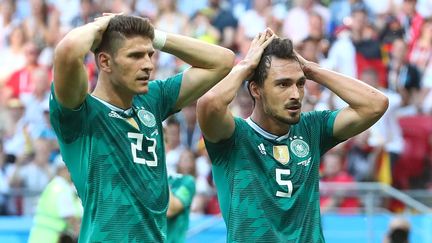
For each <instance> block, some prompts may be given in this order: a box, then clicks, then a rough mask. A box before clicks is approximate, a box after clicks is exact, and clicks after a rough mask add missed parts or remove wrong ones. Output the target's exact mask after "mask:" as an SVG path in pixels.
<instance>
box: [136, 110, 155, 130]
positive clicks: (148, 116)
mask: <svg viewBox="0 0 432 243" xmlns="http://www.w3.org/2000/svg"><path fill="white" fill-rule="evenodd" d="M138 118H139V119H140V121H141V122H142V123H143V124H144V126H146V127H154V126H155V125H156V119H155V117H154V115H153V114H152V113H151V112H150V111H146V110H139V111H138Z"/></svg>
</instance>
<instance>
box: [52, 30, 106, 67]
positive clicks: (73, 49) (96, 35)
mask: <svg viewBox="0 0 432 243" xmlns="http://www.w3.org/2000/svg"><path fill="white" fill-rule="evenodd" d="M102 34H103V29H102V28H100V27H99V26H97V25H95V24H94V23H88V24H86V25H83V26H81V27H78V28H76V29H73V30H71V31H70V32H69V33H68V34H67V35H66V36H65V37H64V38H63V39H62V40H61V41H60V43H59V44H58V45H57V47H56V52H62V53H66V54H67V55H68V56H69V58H70V59H75V58H80V59H84V57H85V55H86V54H87V53H88V52H89V51H91V50H92V47H93V46H94V44H95V42H96V41H97V40H99V39H100V38H101V37H102Z"/></svg>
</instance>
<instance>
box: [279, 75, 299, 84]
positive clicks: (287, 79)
mask: <svg viewBox="0 0 432 243" xmlns="http://www.w3.org/2000/svg"><path fill="white" fill-rule="evenodd" d="M296 81H297V82H299V81H306V77H305V76H302V77H300V78H299V79H297V80H296ZM275 82H278V83H279V82H290V83H293V82H295V80H294V79H292V78H279V79H275Z"/></svg>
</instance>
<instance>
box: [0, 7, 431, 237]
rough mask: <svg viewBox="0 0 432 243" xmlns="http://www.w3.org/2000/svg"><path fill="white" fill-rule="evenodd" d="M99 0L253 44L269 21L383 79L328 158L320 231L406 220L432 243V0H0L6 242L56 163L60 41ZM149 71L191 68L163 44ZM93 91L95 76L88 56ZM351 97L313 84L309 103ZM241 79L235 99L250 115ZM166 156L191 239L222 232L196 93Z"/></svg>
mask: <svg viewBox="0 0 432 243" xmlns="http://www.w3.org/2000/svg"><path fill="white" fill-rule="evenodd" d="M103 12H124V13H125V14H135V15H140V16H145V17H148V18H150V19H151V20H152V22H153V23H154V25H155V26H156V28H158V29H161V30H165V31H169V32H174V33H180V34H184V35H188V36H192V37H195V38H199V39H202V40H204V41H208V42H210V43H216V44H219V45H222V46H225V47H228V48H230V49H232V50H233V51H235V53H236V54H237V60H241V58H242V57H243V55H244V54H245V53H246V51H247V49H248V46H249V43H250V41H251V38H252V37H253V36H255V34H256V33H258V32H259V31H262V30H264V29H265V27H266V26H269V27H271V28H272V29H273V30H274V31H275V32H276V33H277V34H278V35H279V36H282V37H288V38H290V39H292V40H293V42H294V44H295V46H296V49H297V50H298V51H299V53H301V54H302V55H303V56H304V57H305V58H307V59H308V60H311V61H315V62H318V63H320V64H321V65H322V66H324V67H327V68H330V69H333V70H335V71H338V72H341V73H344V74H346V75H350V76H353V77H357V78H360V79H361V80H363V81H365V82H367V83H369V84H371V85H374V86H376V87H378V88H380V89H381V90H382V91H383V92H385V93H386V94H387V95H388V96H389V99H390V108H389V110H388V111H387V113H386V114H385V116H384V117H383V118H382V119H381V120H380V122H378V123H377V124H376V125H374V126H373V127H372V128H371V129H369V130H368V131H366V132H364V133H362V134H360V135H358V136H357V137H355V138H353V139H350V140H349V141H347V142H345V143H344V144H342V145H340V146H338V147H336V148H335V149H333V150H332V151H330V152H329V153H328V154H327V155H326V156H324V157H323V159H322V171H321V176H322V180H321V182H322V186H321V189H322V197H321V205H322V213H323V227H324V234H325V236H326V238H327V241H328V242H330V243H332V242H347V241H348V240H349V241H350V242H352V243H354V242H382V241H383V239H384V237H385V235H386V234H387V232H388V229H389V224H390V221H392V220H394V219H397V218H399V217H402V218H405V219H406V220H407V222H408V223H409V224H410V225H411V234H410V239H411V242H432V233H431V232H432V216H431V214H430V212H431V211H430V208H431V207H432V61H431V60H432V1H430V0H418V1H415V0H381V1H375V0H334V1H330V0H327V1H314V0H273V1H271V0H225V1H223V0H178V1H175V0H161V1H153V0H136V1H134V0H127V1H119V0H0V13H1V14H0V92H1V94H0V142H1V143H0V148H1V149H0V193H1V194H0V214H1V216H0V242H25V241H26V239H27V236H28V231H29V229H30V227H31V224H32V216H33V215H34V212H35V207H36V204H37V199H38V196H39V195H40V193H41V192H42V191H43V189H44V188H45V186H46V185H47V183H48V182H49V181H50V179H51V178H52V176H53V175H54V168H55V166H56V161H58V160H59V159H61V158H60V157H59V155H58V145H57V143H56V139H55V135H54V133H53V131H52V129H51V127H50V125H49V122H48V117H47V109H48V102H47V100H48V96H49V95H48V94H49V87H50V86H49V85H50V82H51V77H52V73H51V68H52V63H53V51H54V47H55V45H56V44H57V43H58V41H59V40H60V39H61V37H62V36H64V34H65V33H67V32H68V31H69V30H70V29H71V28H73V27H76V26H79V25H82V24H85V23H88V22H90V21H92V20H93V19H94V17H96V16H99V15H100V14H101V13H103ZM154 61H155V63H156V69H155V71H154V73H153V78H164V77H167V76H168V75H171V74H174V73H176V72H179V71H181V70H184V69H185V68H187V66H186V65H185V64H184V63H182V62H181V61H180V60H177V59H175V58H173V57H172V56H170V55H167V54H165V53H158V54H157V55H155V60H154ZM85 64H86V67H87V69H88V76H89V82H90V84H91V85H89V87H90V89H91V88H93V87H94V85H95V82H96V80H97V77H96V74H97V70H96V65H95V63H94V58H93V56H92V55H88V57H87V58H86V63H85ZM343 105H344V103H343V101H341V100H340V99H338V98H337V97H335V96H334V95H333V94H331V93H330V92H329V91H328V90H327V89H325V88H323V87H320V86H319V85H317V84H316V83H314V82H308V83H307V85H306V96H305V99H304V102H303V111H308V110H313V109H337V108H340V107H342V106H343ZM252 107H253V103H252V101H251V99H250V98H249V94H248V93H247V91H246V90H244V89H243V90H241V91H240V92H239V93H238V96H237V97H236V99H235V101H234V102H233V104H232V106H231V108H232V111H233V112H234V113H235V114H236V115H238V116H241V117H247V116H248V115H249V114H250V112H251V109H252ZM165 125H166V136H167V141H168V142H167V168H168V170H169V171H170V172H173V171H177V172H180V173H187V174H191V175H193V176H195V178H196V181H197V185H196V188H197V195H196V197H195V199H194V202H193V205H192V215H191V225H190V230H189V232H188V242H205V241H207V242H224V240H225V227H224V224H223V221H222V219H221V217H220V216H219V213H220V212H219V207H218V203H217V197H216V194H215V188H214V184H213V182H212V178H211V168H210V162H209V159H208V156H207V154H206V151H205V148H204V146H203V142H202V139H201V133H200V130H199V127H198V125H197V123H196V116H195V106H194V105H191V106H189V107H186V108H185V109H183V110H182V111H181V112H180V113H178V114H176V115H175V116H174V117H172V118H170V119H169V120H168V121H167V122H166V124H165Z"/></svg>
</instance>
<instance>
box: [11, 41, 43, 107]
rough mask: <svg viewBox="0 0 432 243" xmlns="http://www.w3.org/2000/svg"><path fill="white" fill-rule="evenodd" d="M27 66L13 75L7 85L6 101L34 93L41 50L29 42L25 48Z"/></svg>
mask: <svg viewBox="0 0 432 243" xmlns="http://www.w3.org/2000/svg"><path fill="white" fill-rule="evenodd" d="M24 53H25V58H26V61H25V66H24V67H22V68H21V69H19V70H17V71H15V72H14V73H12V75H11V76H10V78H9V79H8V81H7V82H6V84H5V87H4V89H5V91H4V95H5V99H9V98H19V97H20V96H21V95H24V94H29V93H32V92H33V90H34V85H35V84H34V80H32V76H33V72H34V71H35V70H37V68H38V67H39V64H38V62H37V60H38V56H39V53H40V50H39V49H38V47H37V45H36V44H35V43H33V42H31V41H30V42H28V43H27V44H26V45H25V47H24Z"/></svg>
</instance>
